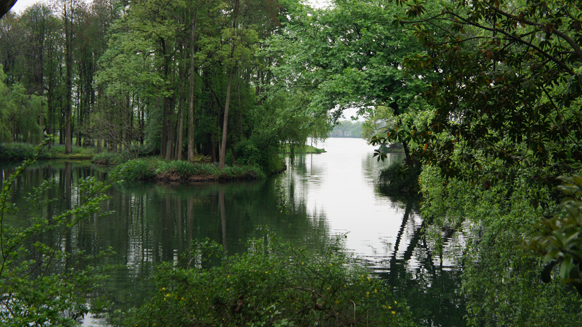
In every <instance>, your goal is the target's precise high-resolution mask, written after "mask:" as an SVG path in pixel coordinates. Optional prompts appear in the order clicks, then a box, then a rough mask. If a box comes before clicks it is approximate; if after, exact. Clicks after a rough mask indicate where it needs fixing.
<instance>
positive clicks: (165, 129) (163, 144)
mask: <svg viewBox="0 0 582 327" xmlns="http://www.w3.org/2000/svg"><path fill="white" fill-rule="evenodd" d="M168 100H169V99H168V97H164V104H163V109H162V140H161V142H160V156H162V157H166V142H167V138H168V135H167V134H168V106H169V105H168V102H169V101H168Z"/></svg>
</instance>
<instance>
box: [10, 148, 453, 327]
mask: <svg viewBox="0 0 582 327" xmlns="http://www.w3.org/2000/svg"><path fill="white" fill-rule="evenodd" d="M323 147H325V148H326V150H327V151H328V152H327V153H324V154H319V155H303V156H297V157H296V158H295V160H294V162H293V163H291V162H290V163H289V169H288V170H287V171H286V172H284V173H282V174H281V175H279V176H276V177H273V178H270V179H267V180H264V181H259V182H251V183H249V182H245V183H229V184H215V183H214V184H198V185H179V184H155V183H125V184H122V185H119V186H116V187H115V188H112V189H111V190H110V192H109V195H110V196H111V198H110V199H109V200H107V201H105V202H104V203H103V204H102V208H101V209H102V212H109V211H114V213H112V214H110V215H107V216H104V217H101V216H99V215H95V216H94V217H91V219H89V220H87V221H85V222H83V223H82V224H80V225H79V226H78V227H76V228H75V229H74V230H73V231H72V233H71V234H70V235H69V236H68V237H67V239H66V240H63V241H64V243H63V245H64V246H65V248H66V249H67V250H69V251H72V250H83V251H85V252H86V253H89V254H97V253H99V252H100V251H104V250H107V249H108V248H109V247H111V248H113V249H114V250H115V252H116V254H115V255H114V256H108V257H104V258H102V259H100V260H101V261H100V263H102V264H107V265H115V266H116V267H118V268H117V269H116V270H113V271H112V272H111V274H110V275H111V279H110V280H109V281H108V283H107V284H106V286H105V289H104V294H105V296H106V297H107V298H108V299H109V300H110V301H112V303H114V308H113V309H114V310H121V311H122V312H123V311H125V310H128V309H129V308H131V307H135V306H137V305H139V304H140V303H141V301H143V300H144V299H146V298H147V294H148V291H149V290H150V289H151V288H152V281H151V279H150V277H151V276H152V272H153V269H154V267H155V265H156V264H158V263H161V262H164V261H176V260H177V258H178V256H180V254H182V253H184V252H185V251H187V250H188V248H189V246H190V244H191V243H192V241H194V240H197V239H198V240H201V239H206V238H208V239H210V240H213V241H215V242H218V243H219V244H222V245H223V247H224V249H225V251H228V253H230V254H232V253H240V252H243V251H245V250H246V246H245V242H246V240H248V239H249V238H252V237H257V236H260V235H261V234H260V231H258V230H257V226H265V227H268V228H269V229H270V230H272V231H274V232H275V233H277V235H278V236H279V237H281V238H282V239H283V240H284V241H290V242H295V243H297V244H304V245H307V246H309V247H311V248H312V249H315V250H318V249H323V248H325V247H326V245H327V244H328V243H329V240H330V238H331V237H333V236H334V235H336V234H338V233H347V240H346V245H345V247H346V249H347V250H348V251H351V252H354V253H356V254H357V255H359V256H361V257H363V258H364V259H365V261H366V262H367V264H368V265H370V266H371V267H372V268H373V269H374V270H375V271H376V272H377V273H378V274H379V276H380V277H381V278H383V279H384V280H386V282H387V284H388V285H389V287H391V288H392V289H393V290H394V292H395V293H397V297H399V298H403V299H405V300H406V301H407V302H408V303H409V305H410V306H411V308H412V310H413V312H414V314H415V318H416V320H417V321H418V322H419V323H420V324H421V325H423V326H462V325H464V323H463V321H462V316H463V315H464V302H463V298H462V297H461V296H459V294H458V292H459V290H460V278H459V276H460V269H459V267H455V266H454V258H453V259H450V258H443V256H441V255H439V254H438V253H435V252H434V250H433V249H432V248H431V246H430V244H427V242H426V241H425V239H424V234H423V228H422V227H423V224H426V223H427V222H425V221H424V219H423V218H422V217H421V216H420V215H419V214H418V199H411V198H409V197H407V196H402V197H399V198H395V197H388V196H387V194H386V193H385V192H383V189H382V187H380V186H378V185H376V184H375V182H374V181H375V179H376V177H377V174H378V171H379V169H381V167H384V166H386V165H388V164H389V163H390V162H393V161H397V160H401V156H399V155H390V156H389V157H388V162H385V163H378V162H377V161H376V159H375V158H372V156H371V153H372V148H371V147H369V146H367V145H366V144H365V142H364V141H363V140H355V139H330V140H328V141H327V142H326V143H325V144H324V145H323ZM13 170H14V168H13V167H4V169H2V170H1V175H0V177H1V178H2V180H5V178H6V176H8V175H9V174H10V173H11V172H12V171H13ZM104 175H105V174H104V172H103V171H102V170H99V169H94V167H91V166H90V165H89V164H87V163H73V164H71V163H67V162H54V161H53V162H47V163H40V164H37V165H35V166H33V167H31V168H30V169H28V170H27V171H26V173H25V175H24V176H23V178H22V179H21V180H19V181H18V183H17V184H16V188H15V192H14V200H15V201H16V202H17V203H20V205H23V204H24V202H23V194H24V192H25V191H26V190H30V189H31V187H34V186H37V185H38V184H39V183H41V182H42V180H44V179H46V178H51V177H53V178H55V179H56V181H57V183H56V184H57V185H56V186H55V189H54V190H53V191H52V196H56V197H58V200H57V201H55V202H53V203H51V205H50V206H48V207H47V208H45V209H44V210H47V212H48V213H49V215H50V214H55V213H57V212H61V211H62V210H65V209H67V208H70V207H71V206H72V205H74V204H75V202H76V201H77V199H78V194H76V193H75V192H76V190H75V187H74V185H76V183H77V181H78V179H79V178H85V177H86V176H97V177H98V178H103V177H104ZM281 191H282V192H283V194H285V196H286V199H287V207H286V209H287V211H288V212H289V214H282V213H281V210H280V207H279V204H280V199H279V198H278V195H277V194H278V193H281ZM447 233H449V234H450V235H449V234H447ZM451 236H453V238H451ZM443 237H444V241H445V242H444V244H445V252H451V253H453V254H454V253H455V252H454V251H453V250H451V248H454V246H455V242H458V241H459V240H458V239H456V238H455V237H457V235H456V234H454V231H446V232H445V233H443ZM461 241H462V240H461ZM91 321H95V320H91ZM89 325H90V324H89V323H86V324H85V326H89Z"/></svg>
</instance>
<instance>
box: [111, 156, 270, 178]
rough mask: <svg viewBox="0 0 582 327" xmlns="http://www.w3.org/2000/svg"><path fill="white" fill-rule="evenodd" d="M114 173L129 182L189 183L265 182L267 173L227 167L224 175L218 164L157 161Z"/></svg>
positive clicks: (119, 168)
mask: <svg viewBox="0 0 582 327" xmlns="http://www.w3.org/2000/svg"><path fill="white" fill-rule="evenodd" d="M114 171H115V173H117V174H119V175H118V176H119V177H120V178H121V179H123V180H126V181H135V180H157V181H168V182H186V183H188V182H213V181H232V180H252V179H262V178H265V173H264V172H263V171H262V170H261V169H260V168H259V167H255V166H226V167H224V169H223V170H222V171H221V170H220V169H218V166H217V165H215V164H206V163H196V162H194V163H191V162H187V161H166V160H163V159H160V158H154V157H150V158H140V159H133V160H129V161H127V162H125V163H122V164H119V165H118V166H116V167H115V168H114Z"/></svg>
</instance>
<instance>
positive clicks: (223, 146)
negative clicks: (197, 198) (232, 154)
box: [218, 66, 234, 170]
mask: <svg viewBox="0 0 582 327" xmlns="http://www.w3.org/2000/svg"><path fill="white" fill-rule="evenodd" d="M233 74H234V66H233V67H231V68H230V71H229V72H228V84H227V85H226V103H225V104H224V120H223V123H222V144H221V145H220V155H219V158H218V168H219V169H220V170H222V169H224V158H225V156H226V134H227V130H228V109H229V105H230V88H231V85H232V75H233Z"/></svg>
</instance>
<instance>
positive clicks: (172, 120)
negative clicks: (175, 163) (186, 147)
mask: <svg viewBox="0 0 582 327" xmlns="http://www.w3.org/2000/svg"><path fill="white" fill-rule="evenodd" d="M169 112H171V114H170V113H168V118H167V122H168V123H167V124H168V131H167V142H166V160H172V159H173V156H172V149H173V146H174V142H173V140H174V137H173V136H174V130H175V129H176V113H175V112H174V99H171V102H170V108H169Z"/></svg>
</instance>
